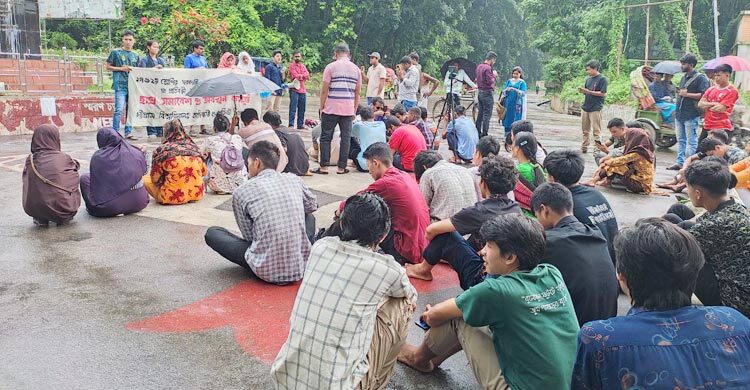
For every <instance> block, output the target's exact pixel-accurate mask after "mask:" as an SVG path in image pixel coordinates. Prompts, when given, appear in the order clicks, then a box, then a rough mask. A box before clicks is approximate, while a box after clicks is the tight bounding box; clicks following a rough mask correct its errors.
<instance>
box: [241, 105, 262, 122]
mask: <svg viewBox="0 0 750 390" xmlns="http://www.w3.org/2000/svg"><path fill="white" fill-rule="evenodd" d="M240 119H242V123H245V124H247V123H250V122H252V121H254V120H258V119H260V118H258V111H255V109H254V108H246V109H244V110H243V111H242V112H241V113H240Z"/></svg>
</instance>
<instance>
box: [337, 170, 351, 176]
mask: <svg viewBox="0 0 750 390" xmlns="http://www.w3.org/2000/svg"><path fill="white" fill-rule="evenodd" d="M347 173H349V169H348V168H344V170H343V171H342V172H339V171H336V174H337V175H345V174H347Z"/></svg>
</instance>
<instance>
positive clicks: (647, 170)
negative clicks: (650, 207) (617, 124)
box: [594, 128, 656, 195]
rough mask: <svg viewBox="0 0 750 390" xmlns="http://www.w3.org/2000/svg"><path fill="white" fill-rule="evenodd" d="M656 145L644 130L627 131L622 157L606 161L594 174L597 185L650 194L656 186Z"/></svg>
mask: <svg viewBox="0 0 750 390" xmlns="http://www.w3.org/2000/svg"><path fill="white" fill-rule="evenodd" d="M655 161H656V160H655V158H654V143H653V141H651V136H649V134H648V133H647V132H646V131H645V130H643V129H635V128H634V129H628V130H627V131H625V147H624V149H623V155H622V157H615V158H611V159H609V160H606V161H605V162H603V163H602V164H601V165H600V166H599V170H597V172H596V173H595V174H594V180H599V181H598V182H597V183H596V184H599V185H603V186H608V185H610V184H613V183H614V184H621V185H623V186H625V188H626V189H627V190H628V191H630V192H635V193H643V194H646V195H648V194H650V193H651V191H652V189H653V188H652V187H653V184H654V171H655V169H654V168H655Z"/></svg>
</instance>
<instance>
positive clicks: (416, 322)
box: [414, 318, 430, 331]
mask: <svg viewBox="0 0 750 390" xmlns="http://www.w3.org/2000/svg"><path fill="white" fill-rule="evenodd" d="M414 323H415V324H417V326H418V327H420V328H422V330H424V331H428V330H430V326H429V325H427V323H426V322H424V321H422V319H421V318H420V319H419V321H414Z"/></svg>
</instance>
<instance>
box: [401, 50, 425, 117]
mask: <svg viewBox="0 0 750 390" xmlns="http://www.w3.org/2000/svg"><path fill="white" fill-rule="evenodd" d="M399 64H400V65H401V69H402V70H403V72H402V73H401V74H400V75H397V77H398V79H399V83H398V100H399V102H400V103H401V104H402V105H403V106H404V108H405V109H406V110H407V111H408V110H409V109H410V108H412V107H416V106H417V100H418V99H419V98H418V96H417V94H418V91H419V78H420V74H419V69H418V68H417V67H416V66H414V65H412V63H411V58H409V56H405V57H404V58H402V59H401V61H400V62H399Z"/></svg>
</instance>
